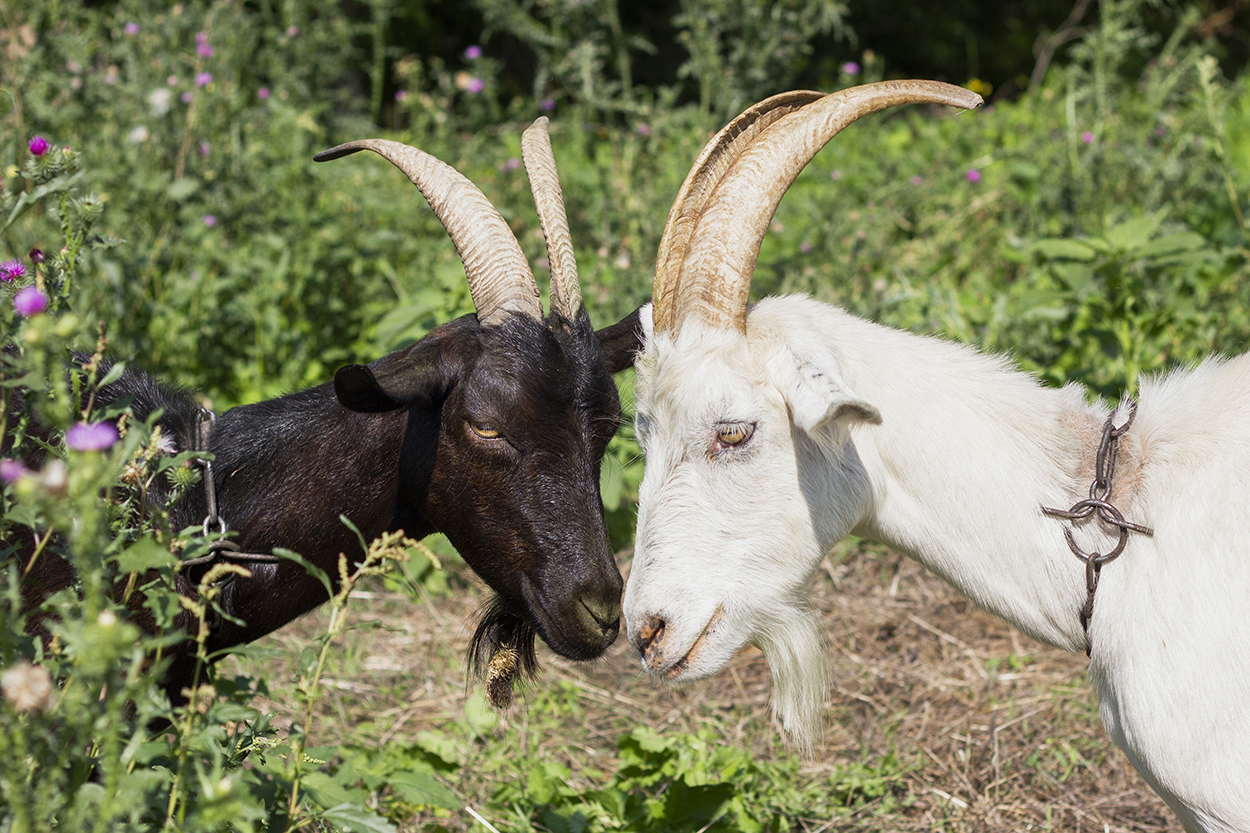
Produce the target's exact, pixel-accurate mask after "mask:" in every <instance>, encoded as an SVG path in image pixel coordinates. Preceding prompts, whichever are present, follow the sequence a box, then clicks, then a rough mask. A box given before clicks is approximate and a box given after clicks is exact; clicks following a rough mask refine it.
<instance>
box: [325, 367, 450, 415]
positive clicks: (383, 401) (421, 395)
mask: <svg viewBox="0 0 1250 833" xmlns="http://www.w3.org/2000/svg"><path fill="white" fill-rule="evenodd" d="M396 359H398V360H396ZM443 382H444V377H443V374H442V373H441V372H440V371H439V370H438V368H437V367H436V366H435V363H433V362H429V361H420V360H417V361H414V360H413V359H412V358H409V357H399V356H387V357H386V358H385V359H382V360H381V361H379V362H374V364H373V366H370V365H365V364H349V365H347V366H346V367H342V368H340V369H339V372H338V373H335V374H334V395H335V396H337V397H338V400H339V404H340V405H342V406H343V407H344V408H346V409H347V410H349V411H359V412H361V413H366V414H376V413H380V412H382V411H395V410H398V409H400V408H407V407H410V406H411V405H414V404H417V403H419V402H423V401H431V400H433V399H434V398H435V397H437V396H438V394H439V393H440V392H441V391H442V390H443V389H444V387H445V385H444V383H443Z"/></svg>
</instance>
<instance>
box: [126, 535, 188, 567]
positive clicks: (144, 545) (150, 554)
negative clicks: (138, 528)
mask: <svg viewBox="0 0 1250 833" xmlns="http://www.w3.org/2000/svg"><path fill="white" fill-rule="evenodd" d="M177 560H178V559H177V558H175V557H174V554H173V553H171V552H170V551H169V550H168V549H166V548H165V547H162V546H161V545H160V544H158V543H156V541H155V540H154V539H152V538H140V539H139V540H138V541H135V542H134V543H133V544H131V545H130V546H128V547H126V549H124V550H122V551H121V552H120V553H118V555H117V569H119V570H121V571H122V572H123V573H143V572H146V571H148V570H153V569H156V568H157V567H169V566H171V565H173V564H174V563H176V562H177Z"/></svg>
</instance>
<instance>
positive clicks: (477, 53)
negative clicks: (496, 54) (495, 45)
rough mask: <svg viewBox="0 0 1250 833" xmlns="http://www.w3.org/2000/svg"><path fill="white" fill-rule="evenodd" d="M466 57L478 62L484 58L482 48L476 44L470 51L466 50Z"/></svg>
mask: <svg viewBox="0 0 1250 833" xmlns="http://www.w3.org/2000/svg"><path fill="white" fill-rule="evenodd" d="M464 57H466V58H468V59H469V60H470V61H476V60H477V59H478V58H480V57H482V47H480V46H478V45H477V44H476V43H475V44H473V45H472V46H470V47H469V48H468V49H466V50H464Z"/></svg>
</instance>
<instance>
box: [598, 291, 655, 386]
mask: <svg viewBox="0 0 1250 833" xmlns="http://www.w3.org/2000/svg"><path fill="white" fill-rule="evenodd" d="M646 307H647V305H646V304H643V305H642V306H641V307H639V308H638V309H636V310H634V311H633V312H631V313H630V314H629V315H627V316H625V317H624V318H622V319H621V320H620V321H618V322H616V323H615V324H611V325H609V326H607V327H604V328H603V329H602V330H596V331H595V339H596V340H597V341H598V342H599V351H600V352H601V353H602V354H603V363H604V364H606V365H607V366H608V372H609V373H620V372H621V371H622V370H625V369H626V368H628V367H631V366H632V365H633V363H634V357H635V356H636V355H638V351H639V350H641V349H642V343H643V342H642V322H641V321H640V320H639V315H640V313H641V312H642V311H643V309H644V308H646Z"/></svg>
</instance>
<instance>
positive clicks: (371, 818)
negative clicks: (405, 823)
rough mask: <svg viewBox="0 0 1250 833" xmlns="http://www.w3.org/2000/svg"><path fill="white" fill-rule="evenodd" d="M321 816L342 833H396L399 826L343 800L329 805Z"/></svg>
mask: <svg viewBox="0 0 1250 833" xmlns="http://www.w3.org/2000/svg"><path fill="white" fill-rule="evenodd" d="M321 818H322V819H323V820H325V821H326V822H327V823H329V824H330V826H331V827H333V828H334V829H335V830H341V831H342V833H398V831H399V828H397V827H396V826H395V825H393V824H391V823H390V822H389V821H387V820H386V819H385V818H383V817H382V816H379V815H378V814H377V813H373V812H370V811H369V810H366V809H365V808H364V807H361V806H360V805H358V804H351V803H348V802H344V803H342V804H339V805H337V806H335V807H331V808H330V809H329V810H326V811H325V812H323V813H322V814H321Z"/></svg>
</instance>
